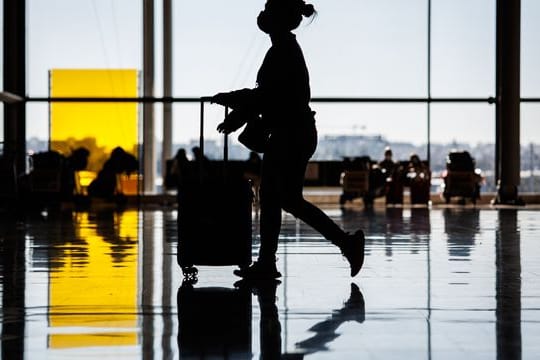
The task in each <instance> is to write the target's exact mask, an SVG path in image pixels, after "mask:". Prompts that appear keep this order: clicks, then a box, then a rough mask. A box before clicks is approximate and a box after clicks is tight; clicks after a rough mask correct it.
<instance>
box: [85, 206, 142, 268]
mask: <svg viewBox="0 0 540 360" xmlns="http://www.w3.org/2000/svg"><path fill="white" fill-rule="evenodd" d="M122 214H123V213H122V212H119V211H113V210H104V211H98V212H96V213H94V214H91V215H90V216H89V220H90V221H91V222H92V223H95V226H96V233H97V235H98V236H100V237H101V238H102V239H103V241H105V242H106V243H108V244H109V246H110V250H111V251H110V255H111V258H112V261H113V262H114V263H115V264H122V263H124V262H125V261H126V259H127V258H128V257H130V256H131V250H132V249H133V248H134V247H135V246H136V245H137V238H136V233H135V234H133V235H135V236H130V235H129V234H125V235H122V234H121V231H120V227H121V226H122V225H123V226H125V227H130V226H131V227H135V226H136V224H121V221H122Z"/></svg>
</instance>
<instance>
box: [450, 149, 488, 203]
mask: <svg viewBox="0 0 540 360" xmlns="http://www.w3.org/2000/svg"><path fill="white" fill-rule="evenodd" d="M442 178H443V180H444V184H443V192H442V197H443V198H444V200H445V202H446V203H447V204H449V203H450V200H451V198H452V197H461V198H462V201H463V203H464V202H465V199H467V198H469V199H471V202H472V203H473V204H476V202H477V200H478V199H480V185H481V184H482V181H483V178H482V175H481V171H480V170H479V169H475V161H474V159H473V158H472V157H471V155H470V154H469V152H468V151H452V152H450V153H449V154H448V156H447V157H446V171H445V172H444V173H443V176H442Z"/></svg>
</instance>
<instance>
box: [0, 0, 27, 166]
mask: <svg viewBox="0 0 540 360" xmlns="http://www.w3.org/2000/svg"><path fill="white" fill-rule="evenodd" d="M25 21H26V1H25V0H4V91H6V92H9V93H12V94H16V95H19V96H22V97H24V96H25V95H26V73H25V71H26V31H25V29H26V28H25ZM4 106H5V107H4V155H5V156H6V157H7V158H8V159H10V160H11V161H13V162H14V165H15V173H16V174H17V175H20V174H22V173H24V172H25V171H26V110H25V103H24V102H15V103H5V105H4Z"/></svg>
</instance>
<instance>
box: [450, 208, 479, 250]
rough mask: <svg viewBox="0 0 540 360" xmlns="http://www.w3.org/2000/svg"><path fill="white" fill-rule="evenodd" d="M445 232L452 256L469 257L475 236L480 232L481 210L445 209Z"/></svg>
mask: <svg viewBox="0 0 540 360" xmlns="http://www.w3.org/2000/svg"><path fill="white" fill-rule="evenodd" d="M443 215H444V232H445V233H446V235H447V236H448V255H449V256H450V258H463V259H466V258H469V256H470V254H471V250H472V249H473V247H474V245H475V236H476V235H477V234H478V233H479V232H480V210H478V209H459V210H457V211H454V210H453V209H445V210H444V212H443Z"/></svg>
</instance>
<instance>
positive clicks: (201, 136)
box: [199, 97, 229, 184]
mask: <svg viewBox="0 0 540 360" xmlns="http://www.w3.org/2000/svg"><path fill="white" fill-rule="evenodd" d="M209 100H210V97H201V98H200V103H201V107H200V129H199V149H200V151H201V159H202V157H204V104H205V102H207V101H209ZM228 114H229V107H228V106H226V107H225V117H226V116H227V115H228ZM228 162H229V135H228V134H224V135H223V178H224V181H225V182H227V163H228ZM203 173H204V164H203V161H199V180H200V182H201V184H202V183H203V181H204V180H203Z"/></svg>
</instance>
